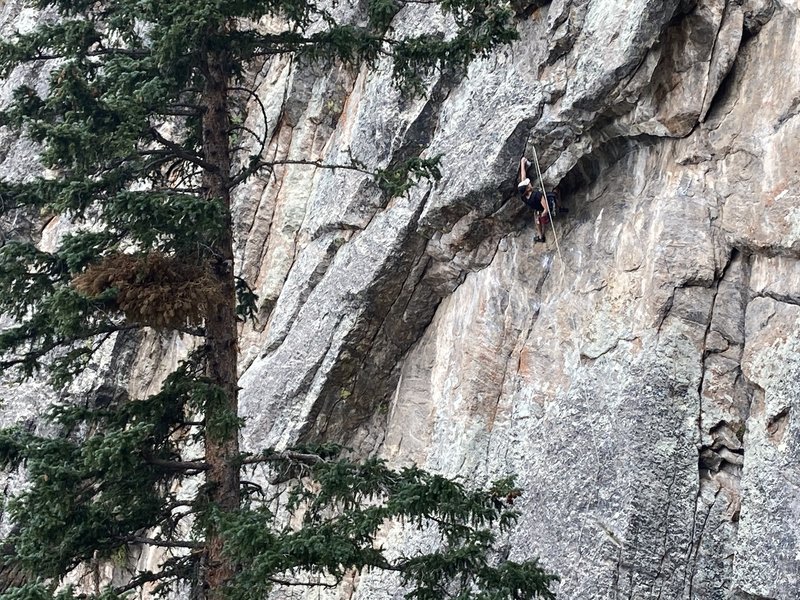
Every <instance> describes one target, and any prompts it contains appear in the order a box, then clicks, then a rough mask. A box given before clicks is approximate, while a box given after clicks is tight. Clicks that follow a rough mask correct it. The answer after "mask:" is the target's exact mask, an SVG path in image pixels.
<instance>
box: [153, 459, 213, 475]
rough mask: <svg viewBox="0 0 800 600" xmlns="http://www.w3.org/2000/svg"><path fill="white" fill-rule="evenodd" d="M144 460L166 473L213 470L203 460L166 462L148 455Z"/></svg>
mask: <svg viewBox="0 0 800 600" xmlns="http://www.w3.org/2000/svg"><path fill="white" fill-rule="evenodd" d="M144 459H145V460H146V461H147V462H148V463H149V464H151V465H153V466H154V467H159V468H161V469H164V470H165V471H195V472H198V473H199V472H202V471H207V470H208V469H209V468H211V466H210V465H209V464H208V463H207V462H203V461H201V460H186V461H181V460H166V459H163V458H156V457H154V456H147V455H145V456H144Z"/></svg>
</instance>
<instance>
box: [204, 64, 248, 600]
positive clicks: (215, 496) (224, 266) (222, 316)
mask: <svg viewBox="0 0 800 600" xmlns="http://www.w3.org/2000/svg"><path fill="white" fill-rule="evenodd" d="M229 60H230V59H229V58H228V56H227V54H226V53H224V52H216V51H209V52H208V54H207V59H206V65H205V67H206V83H205V88H204V89H203V94H202V99H201V103H202V106H203V121H202V123H203V131H202V135H203V148H204V152H205V156H204V158H205V160H206V161H207V162H208V163H210V164H211V165H214V167H215V169H214V170H213V171H212V170H206V171H205V172H204V174H203V187H204V189H205V193H206V194H207V197H208V198H209V200H214V201H221V202H223V204H224V207H225V212H226V213H227V214H230V189H229V182H230V168H231V163H230V144H229V137H228V134H229V129H230V117H229V114H228V108H229V107H228V74H229V72H230V69H229V68H228V67H229V65H228V62H229ZM212 248H213V250H214V255H215V260H214V265H213V271H214V276H215V278H216V279H217V283H218V285H219V286H220V288H221V290H222V298H223V300H222V301H221V302H220V303H219V304H218V305H217V306H216V307H213V308H211V310H210V311H209V314H208V315H207V317H206V351H207V361H208V362H207V372H206V374H207V376H208V377H209V379H210V380H211V382H212V383H213V384H215V385H216V386H218V387H219V388H220V389H221V390H222V391H223V396H224V400H222V401H220V402H211V403H209V405H208V406H207V407H206V415H205V418H206V429H205V431H206V434H205V451H206V462H207V463H208V464H209V469H208V471H207V479H206V483H207V485H208V488H209V491H208V494H209V500H210V501H211V503H213V504H214V505H216V506H217V507H219V508H220V509H221V510H222V511H232V510H235V509H237V508H239V461H238V458H239V440H238V427H231V428H222V429H220V428H219V427H218V426H216V425H215V423H219V421H220V420H223V421H227V422H231V418H235V417H236V415H237V414H238V399H237V390H238V385H237V383H238V382H237V350H238V348H237V321H236V289H235V281H234V272H233V233H232V229H231V221H230V217H228V222H227V223H226V224H225V227H224V229H223V231H222V233H221V234H220V236H219V238H218V239H217V240H216V241H215V243H214V244H213V245H212ZM207 536H208V537H207V539H206V557H205V559H206V565H205V573H204V581H203V582H202V583H203V585H204V587H205V590H206V594H207V596H209V597H210V598H214V597H215V596H217V595H218V594H216V593H215V592H216V591H218V590H219V589H220V588H221V586H223V585H224V584H225V583H226V582H228V581H229V580H230V578H231V577H232V575H233V566H232V565H231V564H230V562H229V561H227V560H225V559H224V557H223V555H222V539H221V537H220V535H219V532H218V531H217V530H216V529H215V528H214V527H213V526H211V528H210V531H208V533H207Z"/></svg>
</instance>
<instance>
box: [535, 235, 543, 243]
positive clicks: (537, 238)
mask: <svg viewBox="0 0 800 600" xmlns="http://www.w3.org/2000/svg"><path fill="white" fill-rule="evenodd" d="M533 241H534V242H544V236H543V235H535V236H533Z"/></svg>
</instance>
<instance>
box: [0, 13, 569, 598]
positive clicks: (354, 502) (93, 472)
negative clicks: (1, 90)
mask: <svg viewBox="0 0 800 600" xmlns="http://www.w3.org/2000/svg"><path fill="white" fill-rule="evenodd" d="M29 4H30V5H31V6H33V7H35V8H37V9H40V10H43V11H45V14H46V15H48V16H47V18H43V19H42V21H41V22H40V23H39V25H38V26H37V27H35V28H34V29H32V30H31V31H28V32H26V33H19V34H17V35H16V36H13V37H12V38H10V39H5V40H2V41H0V76H2V77H8V76H10V75H12V74H13V73H14V72H15V70H16V69H19V68H22V69H25V68H29V67H30V66H32V65H33V66H39V67H41V68H42V72H44V73H48V74H49V81H48V85H47V89H46V91H43V90H41V89H34V88H32V87H30V86H25V85H23V86H20V87H19V88H17V89H16V90H15V92H14V94H13V98H12V101H11V102H10V103H9V105H8V106H6V107H5V109H4V110H3V111H2V112H0V126H5V127H9V128H12V129H14V130H16V131H17V132H18V133H19V134H21V135H23V136H26V137H27V138H28V139H30V140H32V141H34V142H36V143H37V144H39V147H40V149H41V155H40V157H39V160H40V164H41V166H42V167H43V168H44V169H46V171H45V172H46V173H47V176H44V175H43V176H41V177H35V178H32V179H30V180H26V181H23V182H21V181H7V180H0V223H4V222H7V221H8V220H9V219H12V218H13V216H14V215H15V214H25V215H27V216H28V218H31V215H40V216H42V217H48V218H59V219H65V220H68V221H69V222H71V228H70V233H69V234H68V235H66V236H64V237H63V238H62V239H61V240H60V242H59V244H58V247H57V248H55V249H52V250H47V251H46V250H44V249H42V248H40V247H38V246H37V245H36V244H35V243H34V238H35V236H21V235H15V236H9V237H6V236H2V237H0V240H1V241H2V243H0V315H2V316H3V317H4V318H5V322H6V323H9V325H7V326H6V327H5V328H4V329H2V331H0V369H2V371H3V374H4V376H10V375H13V374H16V375H17V376H19V377H20V378H26V377H31V376H34V375H39V376H42V375H45V374H46V375H49V377H50V380H51V383H52V384H53V385H54V386H55V387H56V389H58V390H64V389H66V386H67V385H68V383H69V382H70V381H71V380H72V379H73V378H74V377H75V376H76V375H78V374H80V373H81V372H82V371H83V370H84V369H85V368H86V366H87V365H88V364H89V363H90V361H91V359H92V357H93V355H94V354H95V353H96V352H97V350H98V349H99V348H100V347H101V346H102V345H103V344H105V343H106V342H109V341H110V340H111V339H112V338H113V336H124V335H127V334H128V333H130V332H136V331H138V330H141V329H142V328H155V329H156V330H158V331H159V332H161V333H163V334H171V333H173V332H175V331H181V332H183V333H189V334H190V335H193V336H195V337H196V339H197V343H196V344H195V346H196V350H195V351H194V352H192V353H191V354H190V356H188V357H187V358H186V360H185V361H184V362H183V363H181V364H180V366H179V367H178V368H177V369H176V370H175V371H174V372H172V373H171V374H170V375H169V376H168V377H167V378H166V380H165V382H164V384H163V386H162V388H161V390H160V391H159V392H158V393H155V394H153V395H151V396H148V397H143V398H126V399H124V400H120V399H116V400H115V399H108V398H106V399H104V400H102V401H101V400H100V399H99V398H97V397H86V398H70V399H69V402H64V403H61V404H58V405H56V406H54V407H53V408H52V409H51V411H50V412H49V414H48V415H47V419H48V420H49V422H50V428H49V431H50V432H51V434H50V435H39V434H36V433H34V432H31V431H30V430H29V429H28V428H26V427H24V426H19V427H15V428H11V429H5V430H2V431H0V466H2V467H3V468H6V469H24V470H25V471H26V473H27V477H28V485H27V487H25V489H23V490H22V491H21V492H20V493H19V494H18V495H17V496H15V497H14V498H11V499H7V501H6V505H5V506H4V507H3V508H4V512H3V514H4V515H7V516H8V517H9V518H10V520H11V521H12V524H13V528H12V533H11V534H10V535H9V536H8V538H7V539H6V540H5V541H4V544H3V546H2V549H1V550H0V600H52V599H59V600H72V599H81V600H89V599H97V600H117V599H119V598H122V597H127V596H128V595H130V594H133V593H146V594H150V595H159V594H160V595H175V594H177V593H183V594H184V595H189V596H191V597H192V598H198V599H201V598H202V599H205V598H210V599H212V600H221V599H223V598H231V599H233V600H251V599H253V600H255V599H257V598H258V599H260V598H265V597H266V596H267V595H268V594H269V593H270V591H271V590H273V589H274V588H275V587H279V586H305V585H310V586H313V585H335V584H336V583H337V582H339V581H341V580H342V578H344V577H345V576H348V574H351V573H355V572H359V571H362V570H369V569H382V570H387V571H391V572H394V573H396V576H397V577H398V578H399V582H400V583H401V584H402V585H404V586H405V589H406V590H407V597H408V598H411V599H417V600H427V599H431V598H437V599H438V598H446V597H452V598H459V599H467V598H472V599H482V600H489V599H500V598H520V599H523V598H535V597H542V598H552V597H553V596H552V594H551V592H550V591H549V588H548V586H549V584H550V583H551V582H552V581H553V580H554V577H553V576H551V575H549V574H547V573H546V572H545V571H544V570H542V569H541V567H540V566H539V565H538V563H537V562H536V561H535V560H532V561H526V562H522V563H516V562H513V561H508V560H503V559H502V558H501V557H499V556H497V555H496V552H495V550H494V548H495V542H496V538H495V535H497V532H503V531H506V530H508V528H510V527H511V526H512V525H513V523H514V522H515V520H516V518H517V515H516V513H515V512H514V511H513V510H512V508H511V506H510V502H511V500H512V499H513V498H514V497H515V496H516V495H518V491H516V490H515V489H514V487H513V483H512V482H511V481H508V480H506V481H501V482H497V483H496V484H494V486H493V487H491V488H490V489H488V490H483V491H475V490H471V489H468V488H467V487H465V486H464V485H463V484H462V483H460V482H458V481H453V480H448V479H446V478H443V477H439V476H436V475H432V474H429V473H426V472H424V471H422V470H419V469H416V468H407V469H403V470H399V471H396V470H392V469H389V468H388V467H387V465H386V464H385V463H383V462H382V461H380V460H377V459H370V460H367V461H364V462H361V463H359V462H353V461H351V460H349V459H347V458H344V457H343V456H342V453H341V449H340V448H336V447H332V446H319V447H315V448H300V449H294V450H285V451H281V452H277V451H274V450H265V451H264V452H263V453H261V454H259V455H256V456H252V455H246V454H243V453H242V452H240V450H239V447H238V438H239V434H240V432H241V429H242V427H243V426H244V425H245V423H244V422H243V420H242V419H241V418H240V417H239V414H238V399H237V393H238V387H237V363H238V356H237V348H238V344H237V341H238V329H237V326H238V323H239V321H241V320H242V319H244V318H246V317H248V316H252V315H253V314H254V309H255V306H256V304H255V302H256V298H255V295H254V294H253V292H252V291H251V290H250V288H249V286H248V285H247V283H246V282H245V281H244V280H242V279H240V278H238V277H237V276H236V275H235V273H236V264H235V255H234V252H233V230H232V218H231V194H232V192H233V190H235V189H236V187H237V186H239V185H241V184H242V183H244V182H246V181H247V180H248V178H250V177H252V176H253V175H255V174H257V173H262V172H264V171H269V170H270V169H272V168H274V167H275V165H276V163H274V162H269V161H267V160H265V159H264V157H263V156H262V155H261V152H258V153H256V154H254V155H252V156H236V149H235V142H234V140H237V139H238V138H239V137H240V136H242V135H246V134H249V135H254V134H253V132H247V131H245V130H244V129H243V127H242V126H241V125H240V123H241V115H238V114H236V111H237V110H239V109H238V108H237V107H241V106H243V105H244V104H245V103H246V102H247V101H248V100H249V99H251V98H252V97H253V95H254V91H253V90H249V89H247V88H246V85H247V82H246V81H244V80H243V79H242V78H241V77H240V76H241V75H242V74H243V73H244V72H245V70H246V69H247V68H248V66H249V65H251V63H253V61H256V60H258V61H263V60H270V59H271V58H273V57H280V56H287V55H291V56H293V57H297V58H301V59H303V60H305V61H316V62H325V63H329V64H338V65H344V66H351V67H358V68H361V67H366V68H367V69H369V68H373V67H376V66H377V65H378V64H379V62H382V61H391V64H392V69H393V74H394V82H395V83H396V85H397V86H398V87H399V88H400V89H401V90H402V91H403V92H404V93H406V94H412V95H413V94H420V93H423V92H424V90H425V89H426V82H427V81H428V77H429V76H431V75H432V74H434V73H436V72H438V71H446V72H448V73H451V72H453V71H456V72H461V73H463V72H464V71H465V70H466V68H467V67H468V65H469V64H470V62H471V61H473V60H474V59H476V58H479V57H481V56H486V55H487V54H488V53H489V52H490V51H491V50H492V49H493V48H495V47H497V46H498V45H501V44H504V43H507V42H509V41H511V40H513V39H515V38H516V31H515V28H514V23H513V11H512V10H511V9H510V8H509V5H508V4H506V3H503V2H497V1H495V0H434V1H432V2H423V3H419V2H417V0H413V1H409V2H406V1H404V0H364V2H362V3H360V4H359V8H360V11H361V12H360V14H358V15H356V17H355V18H354V20H353V21H351V22H339V21H337V20H336V18H335V15H334V12H332V10H331V9H330V7H329V6H328V5H327V4H325V3H316V2H308V1H305V0H268V1H264V0H32V1H31V2H29ZM420 5H425V6H424V7H421V6H420ZM434 9H437V10H440V11H441V12H442V13H444V14H445V15H446V16H447V19H448V20H449V22H450V29H449V31H448V32H447V35H444V34H443V33H442V32H439V33H436V32H434V33H430V34H419V35H414V36H411V37H403V36H402V35H399V34H398V33H397V32H396V31H395V30H394V29H393V27H392V24H393V22H394V19H395V17H396V16H397V15H398V14H399V13H400V12H401V11H410V10H434ZM264 19H269V21H270V22H271V23H273V24H274V23H283V24H284V28H283V29H282V30H280V29H275V28H274V27H271V28H269V29H265V28H263V27H259V26H258V25H257V24H258V23H259V22H261V21H262V20H264ZM261 142H262V146H263V145H264V143H265V140H261ZM294 162H296V163H298V162H299V163H302V162H303V161H294ZM309 164H317V163H314V162H311V161H310V162H309ZM317 166H320V167H323V168H346V169H354V170H357V171H360V172H362V173H367V174H369V175H370V176H373V177H374V178H375V181H376V183H377V184H378V186H379V187H380V189H381V190H382V191H383V193H384V194H386V195H387V196H394V195H399V194H404V193H406V192H407V191H408V190H409V189H410V187H411V186H412V185H413V184H414V182H416V181H418V180H419V179H426V178H427V179H437V178H438V177H439V176H440V174H439V170H438V159H437V158H424V157H422V156H413V157H410V158H409V160H408V161H406V162H404V163H403V164H399V165H392V167H391V168H389V169H386V170H383V171H381V170H371V169H370V168H368V167H367V166H366V165H364V164H362V163H359V162H357V161H356V160H353V162H351V163H349V164H342V165H323V164H317ZM42 371H44V372H43V373H42ZM62 395H63V396H65V397H66V395H65V394H62ZM250 469H261V470H262V471H266V472H265V473H261V475H262V476H263V477H266V478H267V480H268V481H270V482H271V483H270V484H269V485H267V486H265V487H264V488H262V487H261V486H259V485H257V484H256V483H253V482H250V481H248V480H247V479H245V478H243V474H245V476H246V475H247V473H248V472H249V470H250ZM260 481H262V483H263V481H264V479H263V478H262V479H260ZM402 527H406V528H416V529H419V530H420V531H421V533H424V534H425V535H426V536H428V538H429V540H430V541H431V545H430V547H432V548H435V550H433V551H431V552H427V553H423V552H417V553H412V554H409V555H404V554H403V553H402V552H401V551H399V550H396V551H394V552H390V551H387V550H384V548H383V547H382V546H381V544H380V542H379V541H377V540H379V539H382V538H383V536H385V535H392V532H395V531H396V530H397V529H398V528H402ZM134 547H149V548H154V549H156V550H158V551H159V553H160V554H159V555H160V556H161V559H160V561H159V563H158V566H157V568H154V569H153V570H146V569H145V570H141V569H137V568H136V565H135V561H134V560H132V559H131V558H130V555H129V550H131V549H132V548H134ZM103 561H110V562H112V563H114V564H117V565H118V566H119V568H120V569H121V572H122V573H124V577H123V581H124V582H123V583H120V579H119V578H117V579H115V580H113V581H111V582H108V584H107V585H105V586H100V587H99V588H98V587H86V586H80V585H79V586H77V587H71V586H70V585H67V583H66V582H67V581H74V580H75V576H76V575H80V573H81V572H85V571H86V569H87V568H88V567H89V566H90V565H92V564H96V563H98V562H103ZM12 573H13V576H11V574H12ZM6 575H8V577H6ZM70 578H72V579H70Z"/></svg>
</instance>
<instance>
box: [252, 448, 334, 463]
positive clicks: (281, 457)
mask: <svg viewBox="0 0 800 600" xmlns="http://www.w3.org/2000/svg"><path fill="white" fill-rule="evenodd" d="M284 461H294V462H299V463H303V464H305V465H309V466H313V465H318V464H321V463H324V462H328V461H326V460H325V459H324V458H322V457H321V456H318V455H317V454H308V453H305V452H296V451H294V450H284V451H283V452H277V453H273V454H266V455H262V456H251V457H248V458H245V459H244V460H242V462H241V464H242V465H257V464H261V463H269V462H284Z"/></svg>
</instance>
